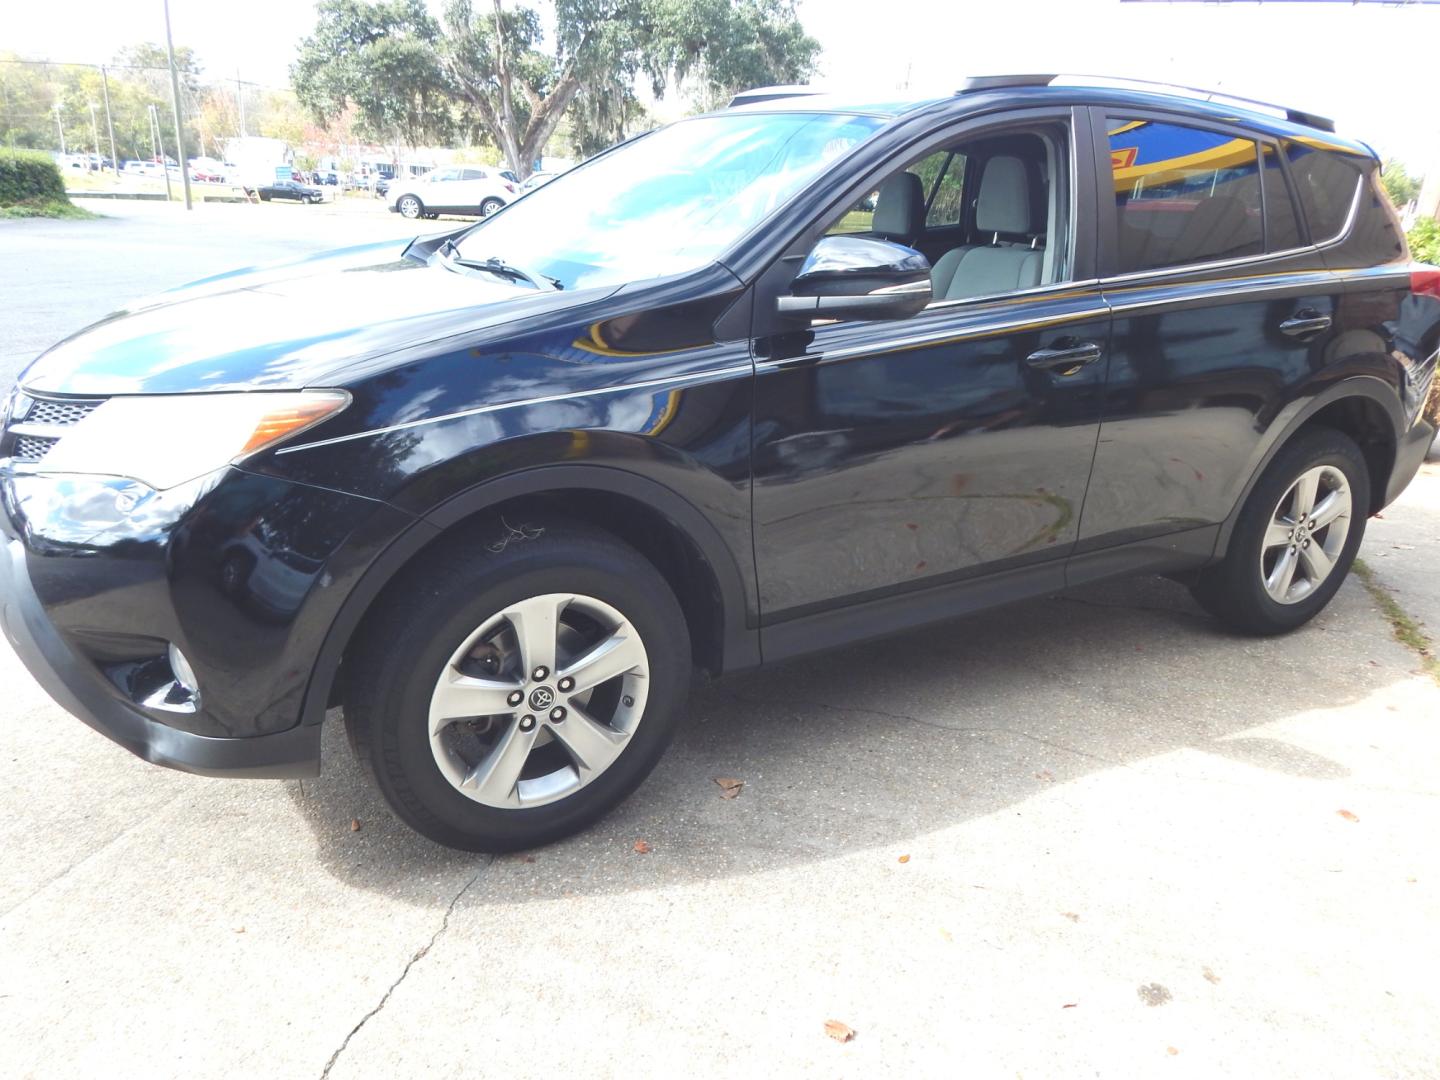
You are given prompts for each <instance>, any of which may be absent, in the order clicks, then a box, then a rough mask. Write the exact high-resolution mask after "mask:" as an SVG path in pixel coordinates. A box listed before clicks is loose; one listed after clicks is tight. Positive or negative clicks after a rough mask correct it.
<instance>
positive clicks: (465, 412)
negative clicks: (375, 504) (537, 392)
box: [275, 364, 755, 456]
mask: <svg viewBox="0 0 1440 1080" xmlns="http://www.w3.org/2000/svg"><path fill="white" fill-rule="evenodd" d="M754 370H755V366H754V365H753V364H736V365H733V366H731V367H723V368H715V369H714V370H711V371H692V372H687V373H685V374H684V375H667V376H666V377H664V378H661V379H646V380H643V381H641V382H633V383H620V384H618V385H615V386H597V387H595V388H593V389H591V390H572V391H570V392H569V393H565V394H544V395H542V396H540V397H533V398H521V399H519V400H517V401H501V402H497V403H496V404H494V405H479V406H477V407H476V408H473V409H461V410H460V411H459V412H453V413H445V414H444V415H442V416H426V417H423V418H421V419H419V420H407V421H406V422H405V423H403V424H390V425H388V426H386V427H379V428H371V429H369V430H368V431H356V432H353V433H351V434H349V435H337V436H335V437H334V438H333V439H318V440H316V441H315V442H310V443H303V444H302V445H300V446H282V447H281V448H280V449H278V450H276V451H275V453H276V455H277V456H278V455H280V454H296V453H299V452H300V451H301V450H314V449H317V448H318V447H321V446H333V445H334V444H336V443H343V442H352V441H353V440H355V439H369V438H372V437H374V436H376V435H388V434H389V433H390V432H392V431H406V430H408V429H410V428H416V427H423V426H424V425H426V424H440V423H444V422H445V421H446V420H459V419H462V418H463V417H467V416H480V415H482V414H483V413H492V412H500V411H501V410H503V409H519V408H523V407H524V406H526V405H548V404H550V403H551V402H554V401H571V400H574V399H575V398H588V397H598V396H599V395H601V394H618V393H623V392H624V391H627V390H650V389H653V388H654V387H657V386H668V385H670V384H671V383H678V382H694V383H699V382H707V381H709V380H711V379H719V378H724V377H727V376H730V375H739V374H742V373H743V374H746V375H748V374H751V373H752V372H753V371H754Z"/></svg>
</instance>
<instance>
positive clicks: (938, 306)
mask: <svg viewBox="0 0 1440 1080" xmlns="http://www.w3.org/2000/svg"><path fill="white" fill-rule="evenodd" d="M1099 284H1100V279H1099V278H1086V279H1085V280H1084V281H1056V282H1054V283H1052V284H1050V285H1032V286H1031V287H1030V288H1028V289H1012V290H1011V291H1010V292H1001V293H986V294H985V295H984V296H957V297H956V298H955V299H954V300H932V301H931V302H930V303H928V304H926V305H925V309H924V311H922V312H920V313H919V314H918V315H916V316H915V318H917V319H920V318H924V317H925V315H926V313H928V312H931V311H946V310H949V309H950V308H954V307H959V306H960V305H962V304H985V303H992V304H993V303H994V302H995V301H996V300H1008V299H1010V297H1012V296H1037V295H1042V294H1044V293H1052V292H1060V291H1064V290H1067V289H1085V288H1090V287H1092V286H1095V285H1099Z"/></svg>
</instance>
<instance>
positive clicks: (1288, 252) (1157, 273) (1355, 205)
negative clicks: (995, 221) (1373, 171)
mask: <svg viewBox="0 0 1440 1080" xmlns="http://www.w3.org/2000/svg"><path fill="white" fill-rule="evenodd" d="M1364 183H1365V176H1364V174H1363V173H1362V174H1359V175H1357V176H1356V177H1355V193H1354V194H1353V195H1351V196H1350V210H1349V212H1348V213H1347V214H1346V215H1345V224H1344V225H1342V226H1341V228H1340V231H1339V232H1338V233H1336V234H1335V235H1334V236H1332V237H1331V238H1330V239H1329V240H1323V241H1321V242H1320V243H1310V244H1302V245H1301V246H1300V247H1293V248H1286V249H1285V250H1284V251H1267V252H1265V253H1264V254H1262V255H1242V256H1240V257H1239V258H1235V259H1217V260H1215V261H1213V262H1204V263H1183V264H1181V265H1180V266H1162V267H1159V268H1157V269H1155V270H1134V271H1131V272H1130V273H1128V274H1112V275H1111V276H1110V277H1106V278H1101V279H1100V284H1101V286H1102V287H1104V286H1105V285H1110V284H1113V283H1115V282H1119V281H1142V280H1147V279H1151V278H1166V277H1174V276H1175V275H1176V274H1193V273H1196V272H1203V271H1206V270H1223V269H1225V268H1226V267H1227V266H1246V265H1251V264H1254V263H1264V262H1271V261H1273V260H1275V259H1285V258H1289V257H1290V256H1292V255H1301V254H1305V253H1307V252H1312V251H1324V250H1325V249H1326V248H1331V247H1334V246H1335V245H1336V244H1338V243H1340V242H1342V241H1343V240H1345V239H1346V238H1347V237H1348V236H1349V235H1350V230H1351V229H1353V228H1354V227H1355V218H1356V217H1358V216H1359V213H1360V196H1361V193H1362V191H1363V190H1364ZM1306 225H1307V226H1308V225H1309V222H1308V221H1307V222H1306Z"/></svg>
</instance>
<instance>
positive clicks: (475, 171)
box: [385, 165, 518, 218]
mask: <svg viewBox="0 0 1440 1080" xmlns="http://www.w3.org/2000/svg"><path fill="white" fill-rule="evenodd" d="M517 194H518V193H517V192H516V189H515V185H514V184H512V183H511V182H510V181H509V180H506V179H504V178H503V177H502V176H501V175H500V174H499V173H497V172H495V171H493V170H490V169H484V168H481V167H480V166H478V165H447V166H445V167H443V168H439V169H432V170H431V171H430V172H428V173H426V174H425V175H424V176H421V177H417V178H415V179H413V180H407V181H396V182H395V183H392V184H391V185H390V187H389V190H388V191H387V192H386V196H385V197H386V199H387V200H388V201H389V203H390V209H391V210H392V211H393V212H395V213H398V214H402V215H404V216H405V217H407V218H421V217H428V218H433V217H438V216H439V215H440V214H476V215H479V216H480V217H482V218H484V217H489V216H490V215H491V214H493V213H495V211H497V210H499V209H501V208H502V207H504V206H505V204H506V203H508V202H510V201H511V200H513V199H515V198H516V197H517Z"/></svg>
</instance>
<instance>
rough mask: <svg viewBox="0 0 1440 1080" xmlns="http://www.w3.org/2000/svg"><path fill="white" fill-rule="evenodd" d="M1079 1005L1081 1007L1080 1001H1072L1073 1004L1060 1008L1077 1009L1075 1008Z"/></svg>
mask: <svg viewBox="0 0 1440 1080" xmlns="http://www.w3.org/2000/svg"><path fill="white" fill-rule="evenodd" d="M1079 1005H1080V1003H1079V1002H1078V1001H1072V1002H1070V1004H1068V1005H1061V1006H1060V1008H1062V1009H1075V1008H1078V1007H1079Z"/></svg>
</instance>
